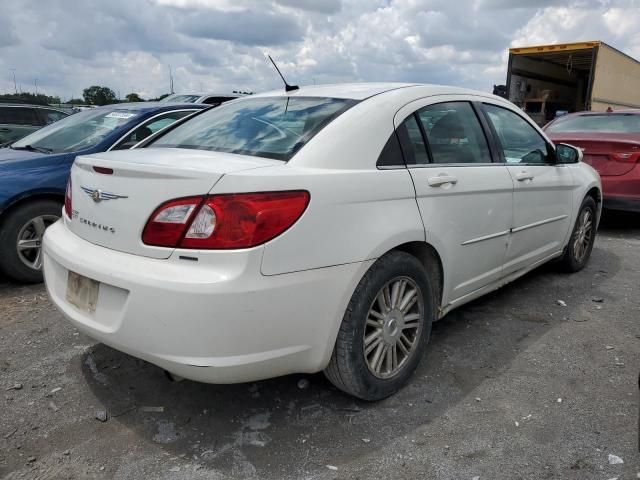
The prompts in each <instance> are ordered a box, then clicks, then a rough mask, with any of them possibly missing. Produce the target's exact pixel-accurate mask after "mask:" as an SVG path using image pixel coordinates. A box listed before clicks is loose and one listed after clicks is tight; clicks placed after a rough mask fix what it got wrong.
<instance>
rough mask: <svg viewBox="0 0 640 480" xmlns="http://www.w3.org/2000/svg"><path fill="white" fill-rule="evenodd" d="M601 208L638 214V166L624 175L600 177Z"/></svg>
mask: <svg viewBox="0 0 640 480" xmlns="http://www.w3.org/2000/svg"><path fill="white" fill-rule="evenodd" d="M601 179H602V196H603V197H604V198H603V200H604V202H603V206H604V208H608V209H611V210H626V211H630V212H640V165H636V166H635V167H634V168H633V169H632V170H631V171H629V172H627V173H626V174H624V175H602V176H601Z"/></svg>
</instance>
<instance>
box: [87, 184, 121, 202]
mask: <svg viewBox="0 0 640 480" xmlns="http://www.w3.org/2000/svg"><path fill="white" fill-rule="evenodd" d="M80 188H81V189H82V190H83V191H84V193H86V194H87V195H89V196H90V197H91V200H93V201H94V202H96V203H100V202H101V201H103V200H115V199H117V198H129V197H128V196H126V195H118V194H117V193H109V192H105V191H103V190H100V189H99V188H88V187H83V186H80Z"/></svg>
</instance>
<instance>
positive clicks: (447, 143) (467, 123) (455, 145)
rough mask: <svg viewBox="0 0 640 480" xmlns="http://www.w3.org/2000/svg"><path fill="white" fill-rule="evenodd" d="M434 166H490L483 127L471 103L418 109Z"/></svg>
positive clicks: (455, 103)
mask: <svg viewBox="0 0 640 480" xmlns="http://www.w3.org/2000/svg"><path fill="white" fill-rule="evenodd" d="M418 117H419V118H420V122H421V123H422V126H423V127H424V131H425V134H426V135H427V141H428V143H429V148H430V149H431V158H432V159H433V163H490V162H491V153H490V151H489V146H488V144H487V139H486V137H485V135H484V131H483V130H482V126H481V124H480V121H479V120H478V117H477V116H476V113H475V111H474V110H473V107H472V106H471V104H470V103H468V102H447V103H438V104H435V105H429V106H427V107H425V108H422V109H420V110H418Z"/></svg>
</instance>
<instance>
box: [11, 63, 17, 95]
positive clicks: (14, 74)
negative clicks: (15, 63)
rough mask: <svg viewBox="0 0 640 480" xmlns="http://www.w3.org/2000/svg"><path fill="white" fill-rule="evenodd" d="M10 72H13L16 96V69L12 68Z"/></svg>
mask: <svg viewBox="0 0 640 480" xmlns="http://www.w3.org/2000/svg"><path fill="white" fill-rule="evenodd" d="M9 70H11V71H12V72H13V89H14V90H15V91H16V95H17V94H18V84H17V83H16V69H15V68H10V69H9Z"/></svg>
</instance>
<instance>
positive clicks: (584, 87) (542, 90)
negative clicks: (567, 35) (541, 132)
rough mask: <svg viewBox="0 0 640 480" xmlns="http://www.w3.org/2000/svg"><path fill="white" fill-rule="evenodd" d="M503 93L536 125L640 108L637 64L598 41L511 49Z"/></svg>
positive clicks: (639, 83)
mask: <svg viewBox="0 0 640 480" xmlns="http://www.w3.org/2000/svg"><path fill="white" fill-rule="evenodd" d="M505 93H506V96H507V98H508V99H509V100H510V101H512V102H513V103H515V104H516V105H518V106H519V107H521V108H522V109H523V110H524V111H525V112H527V113H528V114H529V116H531V118H533V120H534V121H535V122H536V123H538V124H539V125H544V124H546V123H547V122H549V121H550V120H553V119H554V118H555V117H556V116H559V115H562V114H564V113H569V112H577V111H582V110H595V111H605V110H607V109H609V108H611V109H625V108H640V62H638V61H637V60H635V59H634V58H632V57H630V56H629V55H626V54H624V53H622V52H621V51H619V50H616V49H615V48H613V47H611V46H609V45H607V44H606V43H604V42H601V41H592V42H579V43H565V44H559V45H538V46H532V47H522V48H511V49H509V64H508V68H507V84H506V92H505Z"/></svg>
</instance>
